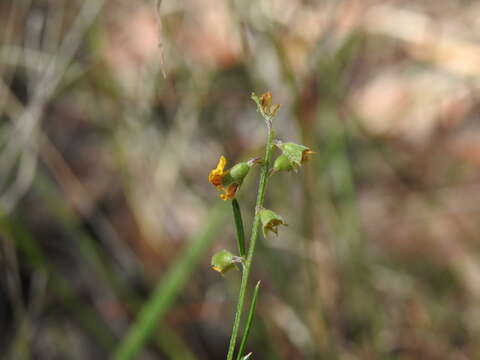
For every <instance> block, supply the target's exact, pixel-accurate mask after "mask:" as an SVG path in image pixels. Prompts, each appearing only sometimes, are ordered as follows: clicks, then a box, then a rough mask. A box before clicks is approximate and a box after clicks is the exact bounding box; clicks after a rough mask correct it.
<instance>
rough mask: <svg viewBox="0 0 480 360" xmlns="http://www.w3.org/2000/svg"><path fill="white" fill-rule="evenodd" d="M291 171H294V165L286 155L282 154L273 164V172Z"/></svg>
mask: <svg viewBox="0 0 480 360" xmlns="http://www.w3.org/2000/svg"><path fill="white" fill-rule="evenodd" d="M291 170H293V165H292V163H291V162H290V160H288V158H287V156H286V155H284V154H282V155H280V156H279V157H277V158H276V159H275V162H274V163H273V172H279V171H291Z"/></svg>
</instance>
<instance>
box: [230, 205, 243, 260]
mask: <svg viewBox="0 0 480 360" xmlns="http://www.w3.org/2000/svg"><path fill="white" fill-rule="evenodd" d="M232 209H233V218H234V219H235V229H236V230H237V246H238V253H239V254H240V256H242V257H243V256H245V232H244V230H243V221H242V213H241V212H240V204H239V203H238V201H237V199H233V200H232Z"/></svg>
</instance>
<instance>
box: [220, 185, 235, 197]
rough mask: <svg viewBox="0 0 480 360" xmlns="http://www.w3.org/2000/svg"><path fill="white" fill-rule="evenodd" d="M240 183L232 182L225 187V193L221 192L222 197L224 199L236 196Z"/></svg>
mask: <svg viewBox="0 0 480 360" xmlns="http://www.w3.org/2000/svg"><path fill="white" fill-rule="evenodd" d="M238 187H239V184H230V185H228V186H227V187H226V188H223V191H224V192H225V193H224V194H220V199H222V200H230V199H233V198H234V197H235V195H236V194H237V190H238Z"/></svg>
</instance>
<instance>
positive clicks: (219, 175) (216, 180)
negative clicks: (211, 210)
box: [208, 155, 228, 189]
mask: <svg viewBox="0 0 480 360" xmlns="http://www.w3.org/2000/svg"><path fill="white" fill-rule="evenodd" d="M226 165H227V159H225V156H223V155H222V156H220V159H219V160H218V164H217V167H216V169H213V170H212V171H210V174H209V175H208V181H209V182H210V184H212V185H213V186H215V187H216V188H217V189H218V188H221V187H222V184H223V178H224V177H225V175H226V174H227V173H228V172H225V171H224V170H225V166H226Z"/></svg>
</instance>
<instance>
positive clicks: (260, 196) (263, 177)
mask: <svg viewBox="0 0 480 360" xmlns="http://www.w3.org/2000/svg"><path fill="white" fill-rule="evenodd" d="M267 125H268V137H267V145H266V148H265V158H264V162H263V165H262V169H261V174H260V183H259V186H258V193H257V202H256V205H255V217H254V218H253V225H252V235H251V237H250V242H249V243H248V253H247V259H246V260H245V263H244V266H243V272H242V282H241V284H240V291H239V293H238V303H237V311H236V313H235V319H234V321H233V328H232V336H231V337H230V345H229V347H228V354H227V360H232V359H233V353H234V351H235V344H236V341H237V335H238V329H239V326H240V320H241V318H242V311H243V304H244V302H245V293H246V290H247V285H248V276H249V275H250V268H251V266H252V259H253V253H254V252H255V245H256V242H257V238H258V229H259V226H260V209H261V208H262V207H263V201H264V199H265V188H266V186H267V182H268V169H269V167H270V159H271V156H272V148H273V139H274V137H275V135H274V131H273V130H272V128H271V126H270V124H269V121H267Z"/></svg>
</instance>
